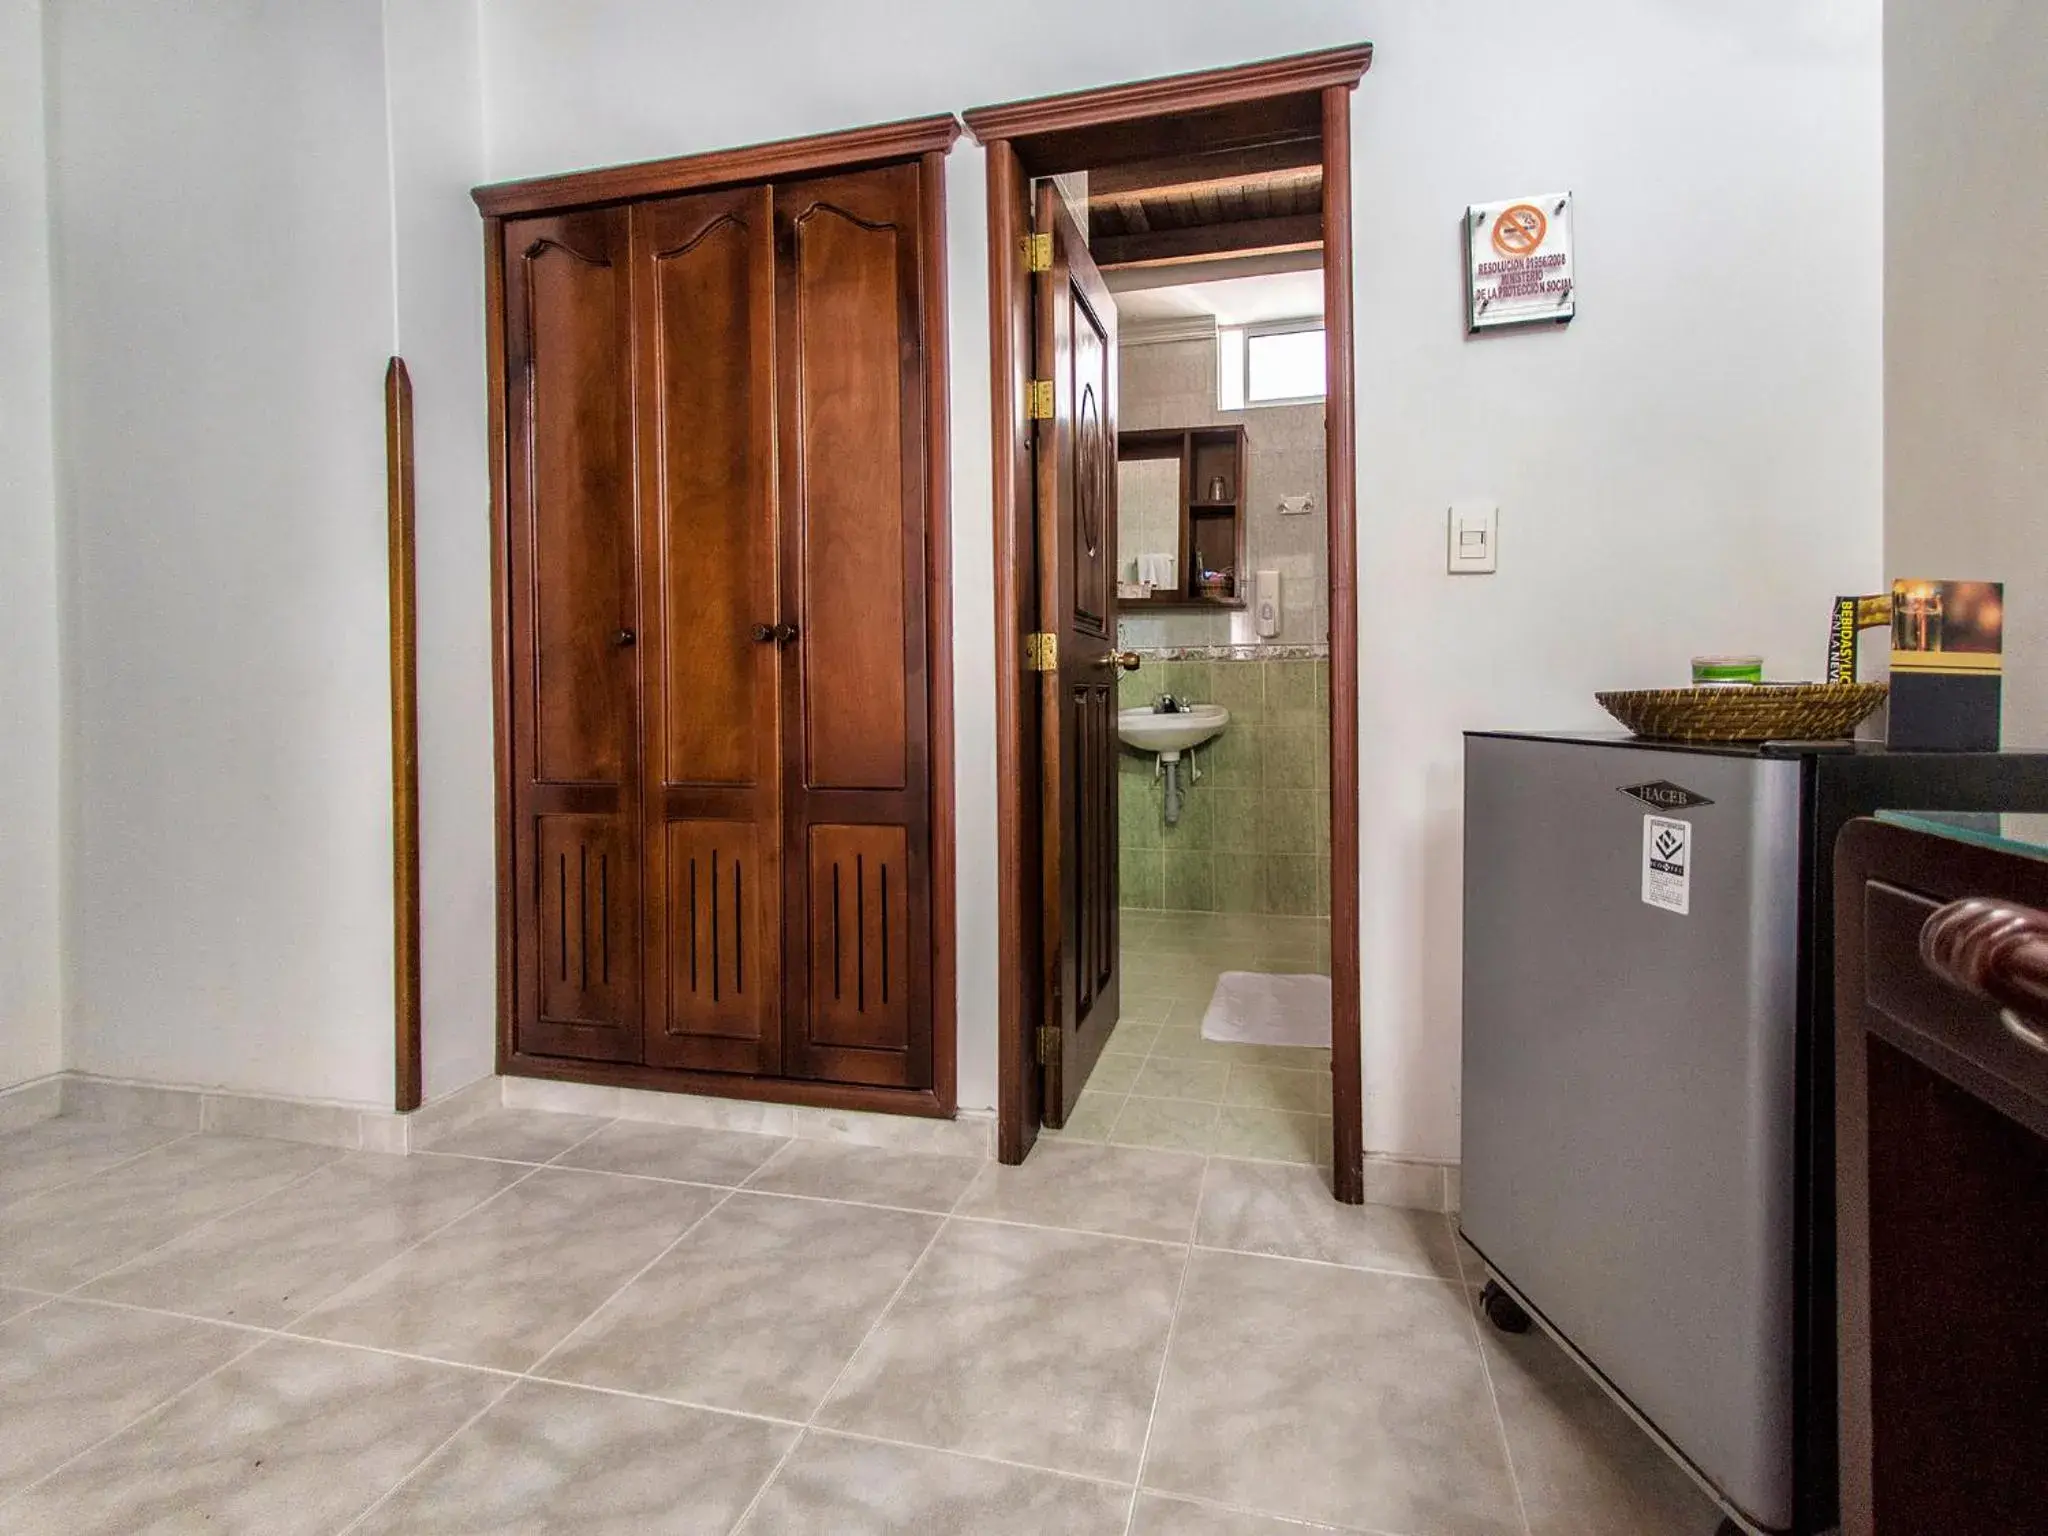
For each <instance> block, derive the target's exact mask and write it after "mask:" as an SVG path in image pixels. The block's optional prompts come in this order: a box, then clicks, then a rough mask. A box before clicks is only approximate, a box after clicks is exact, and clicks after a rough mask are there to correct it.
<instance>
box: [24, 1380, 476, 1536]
mask: <svg viewBox="0 0 2048 1536" xmlns="http://www.w3.org/2000/svg"><path fill="white" fill-rule="evenodd" d="M505 1386H506V1382H505V1378H504V1377H502V1376H494V1375H491V1374H488V1373H486V1372H482V1371H466V1370H461V1369H459V1368H457V1367H453V1366H444V1365H430V1364H427V1363H425V1362H422V1361H417V1360H400V1359H397V1358H394V1357H393V1356H390V1355H380V1354H372V1353H370V1352H368V1351H365V1350H359V1349H338V1348H335V1347H334V1346H332V1345H327V1344H312V1343H306V1342H304V1341H301V1340H296V1339H290V1340H286V1339H276V1340H273V1341H271V1342H270V1343H268V1344H265V1345H263V1346H262V1347H261V1348H260V1349H258V1350H256V1351H255V1352H254V1353H253V1354H251V1355H248V1356H247V1357H245V1358H244V1359H242V1360H239V1361H237V1362H236V1363H234V1364H233V1365H230V1366H229V1367H227V1368H226V1369H225V1370H223V1371H221V1372H219V1373H218V1374H217V1375H214V1376H211V1377H209V1378H207V1379H206V1380H205V1381H202V1382H201V1383H200V1384H199V1385H198V1386H196V1387H194V1388H193V1389H192V1390H191V1391H189V1392H187V1393H185V1394H184V1395H183V1396H182V1397H180V1398H178V1399H177V1400H176V1401H175V1402H173V1403H171V1404H170V1405H169V1406H168V1407H167V1408H165V1409H164V1410H163V1411H161V1412H159V1413H157V1414H154V1415H152V1416H151V1417H149V1418H147V1419H144V1420H143V1421H142V1422H140V1423H138V1424H134V1425H131V1426H130V1427H129V1428H127V1429H125V1430H123V1431H122V1432H121V1433H120V1434H118V1435H116V1436H115V1437H114V1438H113V1439H111V1440H109V1441H106V1442H105V1443H104V1444H102V1445H100V1446H98V1447H97V1448H96V1449H94V1450H92V1451H89V1452H87V1453H86V1454H85V1455H83V1456H81V1457H79V1458H78V1459H77V1460H76V1461H74V1462H72V1463H71V1464H70V1465H69V1466H67V1467H66V1468H65V1469H64V1470H63V1471H61V1472H59V1473H58V1474H56V1476H54V1477H51V1478H49V1479H48V1480H46V1481H44V1482H43V1483H40V1484H38V1485H37V1486H36V1487H35V1488H34V1489H33V1490H31V1491H30V1492H28V1493H26V1494H24V1495H22V1496H21V1497H20V1498H19V1499H17V1500H15V1501H14V1502H13V1503H11V1504H8V1505H5V1506H0V1531H4V1532H7V1533H9V1536H15V1533H24V1536H25V1533H28V1532H59V1531H61V1532H63V1533H64V1536H130V1533H133V1532H137V1531H152V1532H155V1531H162V1532H174V1531H175V1532H184V1531H193V1532H196V1531H200V1530H205V1531H210V1532H224V1533H236V1536H241V1533H246V1536H302V1533H303V1536H316V1533H326V1532H332V1531H337V1530H339V1529H340V1528H341V1527H342V1526H343V1525H345V1524H347V1523H348V1521H349V1520H351V1519H352V1518H353V1517H355V1516H356V1515H357V1514H359V1513H361V1512H362V1511H363V1510H364V1509H366V1508H368V1507H369V1505H370V1504H371V1503H372V1502H373V1501H374V1500H375V1499H377V1498H378V1497H379V1496H380V1495H382V1494H383V1493H384V1492H385V1491H386V1490H387V1489H389V1488H391V1487H392V1486H393V1485H394V1484H395V1483H397V1481H398V1480H399V1479H400V1478H401V1477H403V1476H404V1475H405V1474H406V1473H407V1472H409V1471H410V1470H412V1468H413V1467H414V1466H416V1465H418V1463H419V1462H420V1460H421V1459H422V1458H424V1457H425V1456H426V1455H427V1453H428V1452H429V1451H431V1450H433V1449H434V1447H435V1446H437V1445H439V1444H440V1443H441V1442H442V1441H443V1440H445V1439H447V1438H448V1436H450V1435H451V1434H453V1433H454V1432H455V1431H456V1430H457V1429H458V1428H460V1427H461V1426H462V1425H463V1423H465V1422H466V1421H467V1420H468V1419H469V1418H470V1417H471V1416H472V1415H474V1414H475V1413H477V1412H478V1411H479V1410H480V1409H482V1408H483V1407H484V1406H485V1405H486V1404H488V1403H489V1402H490V1401H491V1400H492V1399H493V1398H495V1397H497V1396H498V1395H499V1394H500V1393H502V1392H503V1391H504V1390H505Z"/></svg>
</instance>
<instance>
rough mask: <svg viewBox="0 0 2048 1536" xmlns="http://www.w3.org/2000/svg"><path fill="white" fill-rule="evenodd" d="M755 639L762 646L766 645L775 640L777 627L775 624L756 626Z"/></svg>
mask: <svg viewBox="0 0 2048 1536" xmlns="http://www.w3.org/2000/svg"><path fill="white" fill-rule="evenodd" d="M754 638H755V639H756V640H757V641H759V642H760V643H761V644H762V645H766V644H767V643H768V642H769V641H770V640H773V639H774V638H775V626H774V625H773V624H756V625H755V626H754Z"/></svg>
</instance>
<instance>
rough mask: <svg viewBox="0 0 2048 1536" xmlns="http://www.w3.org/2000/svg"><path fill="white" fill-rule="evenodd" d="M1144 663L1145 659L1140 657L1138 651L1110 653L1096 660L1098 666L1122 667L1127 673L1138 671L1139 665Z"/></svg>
mask: <svg viewBox="0 0 2048 1536" xmlns="http://www.w3.org/2000/svg"><path fill="white" fill-rule="evenodd" d="M1143 661H1144V657H1142V656H1140V655H1139V654H1138V653H1137V652H1136V651H1109V652H1107V653H1105V654H1104V655H1101V656H1098V657H1096V658H1095V664H1096V665H1097V666H1100V667H1122V668H1123V669H1124V670H1125V671H1126V672H1135V671H1137V670H1138V667H1139V664H1140V663H1141V662H1143Z"/></svg>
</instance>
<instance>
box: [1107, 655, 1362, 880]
mask: <svg viewBox="0 0 2048 1536" xmlns="http://www.w3.org/2000/svg"><path fill="white" fill-rule="evenodd" d="M1118 689H1119V698H1118V703H1119V704H1120V705H1121V707H1123V708H1126V709H1128V708H1132V707H1134V706H1139V705H1148V704H1150V703H1152V701H1153V700H1154V699H1156V698H1158V696H1159V695H1160V694H1162V693H1170V694H1172V695H1173V696H1174V697H1175V698H1178V699H1181V700H1183V701H1184V702H1186V703H1190V704H1221V705H1223V706H1224V707H1225V708H1226V709H1228V710H1229V711H1230V724H1229V725H1228V726H1227V727H1225V729H1224V731H1223V734H1222V735H1220V736H1218V737H1216V738H1215V739H1214V740H1212V741H1210V742H1209V743H1208V744H1207V745H1205V746H1201V747H1197V748H1195V749H1194V751H1193V753H1192V754H1189V755H1191V756H1192V757H1193V758H1194V760H1195V763H1196V765H1197V766H1198V767H1199V768H1200V769H1201V772H1202V777H1201V781H1200V782H1199V783H1197V784H1194V785H1192V786H1190V785H1188V783H1187V778H1188V775H1187V771H1186V760H1185V758H1183V762H1182V773H1181V779H1182V786H1183V789H1182V796H1181V815H1180V821H1179V823H1178V824H1177V825H1175V826H1171V827H1169V826H1167V825H1166V811H1165V801H1166V781H1165V780H1164V779H1163V778H1161V777H1159V776H1157V775H1156V774H1155V772H1154V761H1155V760H1154V758H1153V755H1152V754H1151V753H1149V752H1136V751H1133V750H1132V749H1131V748H1129V747H1123V748H1121V749H1120V752H1121V756H1120V759H1119V766H1120V768H1121V777H1120V779H1119V781H1118V786H1117V788H1118V797H1117V799H1118V809H1119V819H1120V823H1121V825H1120V831H1121V834H1122V840H1123V853H1122V866H1121V872H1122V880H1123V892H1122V900H1123V904H1124V905H1125V906H1127V907H1152V908H1163V909H1165V910H1168V911H1180V912H1272V913H1284V914H1289V915H1293V916H1301V917H1326V916H1328V915H1329V911H1330V724H1329V719H1330V704H1329V700H1330V664H1329V662H1328V661H1326V660H1321V661H1293V660H1289V661H1155V660H1152V659H1151V658H1147V659H1146V661H1145V664H1144V665H1143V666H1142V667H1141V668H1140V669H1139V670H1138V671H1136V672H1128V673H1125V674H1124V676H1123V679H1122V681H1121V682H1120V683H1119V684H1118Z"/></svg>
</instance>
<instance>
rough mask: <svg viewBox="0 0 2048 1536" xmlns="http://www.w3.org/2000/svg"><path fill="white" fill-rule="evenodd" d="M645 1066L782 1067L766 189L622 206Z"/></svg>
mask: <svg viewBox="0 0 2048 1536" xmlns="http://www.w3.org/2000/svg"><path fill="white" fill-rule="evenodd" d="M632 222H633V231H632V234H633V288H634V311H635V315H636V321H635V327H634V331H635V345H636V347H637V360H638V373H639V379H640V384H639V401H640V408H641V411H640V455H639V473H640V508H641V529H642V531H641V538H642V543H643V549H642V555H643V558H642V573H643V574H642V577H641V613H642V615H643V617H644V619H645V623H646V628H647V636H646V644H645V646H644V647H643V658H644V659H643V667H644V669H645V670H644V681H643V688H644V693H643V699H644V701H645V707H646V726H645V731H644V736H643V741H644V750H645V754H646V764H647V768H646V782H645V811H644V816H643V819H644V822H645V828H646V844H645V850H646V851H645V856H646V860H647V938H648V954H647V970H646V976H647V999H648V1007H647V1025H646V1051H647V1060H648V1061H649V1062H652V1063H656V1064H659V1065H662V1066H668V1067H680V1068H691V1069H695V1070H699V1071H714V1072H745V1073H773V1072H776V1071H777V1070H779V1068H780V1064H781V1046H780V1034H781V970H782V964H781V959H782V957H781V953H780V944H779V935H780V930H781V918H782V914H781V900H782V878H781V872H782V827H781V819H780V818H781V785H780V783H779V780H778V771H779V764H780V749H779V741H780V735H781V704H780V700H779V698H778V696H777V689H776V674H777V670H778V661H777V653H778V647H779V642H778V641H777V639H776V638H775V634H774V629H775V625H776V624H777V623H778V622H779V621H780V618H781V615H780V613H779V611H778V604H777V597H778V594H777V590H776V542H775V506H774V500H775V362H774V353H775V346H774V319H775V316H774V300H775V247H774V229H773V223H772V214H771V211H770V201H769V193H768V189H767V188H766V187H752V188H742V189H739V190H736V191H728V192H707V193H702V194H699V195H695V196H687V197H675V198H668V199H664V200H662V201H659V202H651V203H644V204H640V205H637V206H635V207H634V209H633V214H632Z"/></svg>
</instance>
